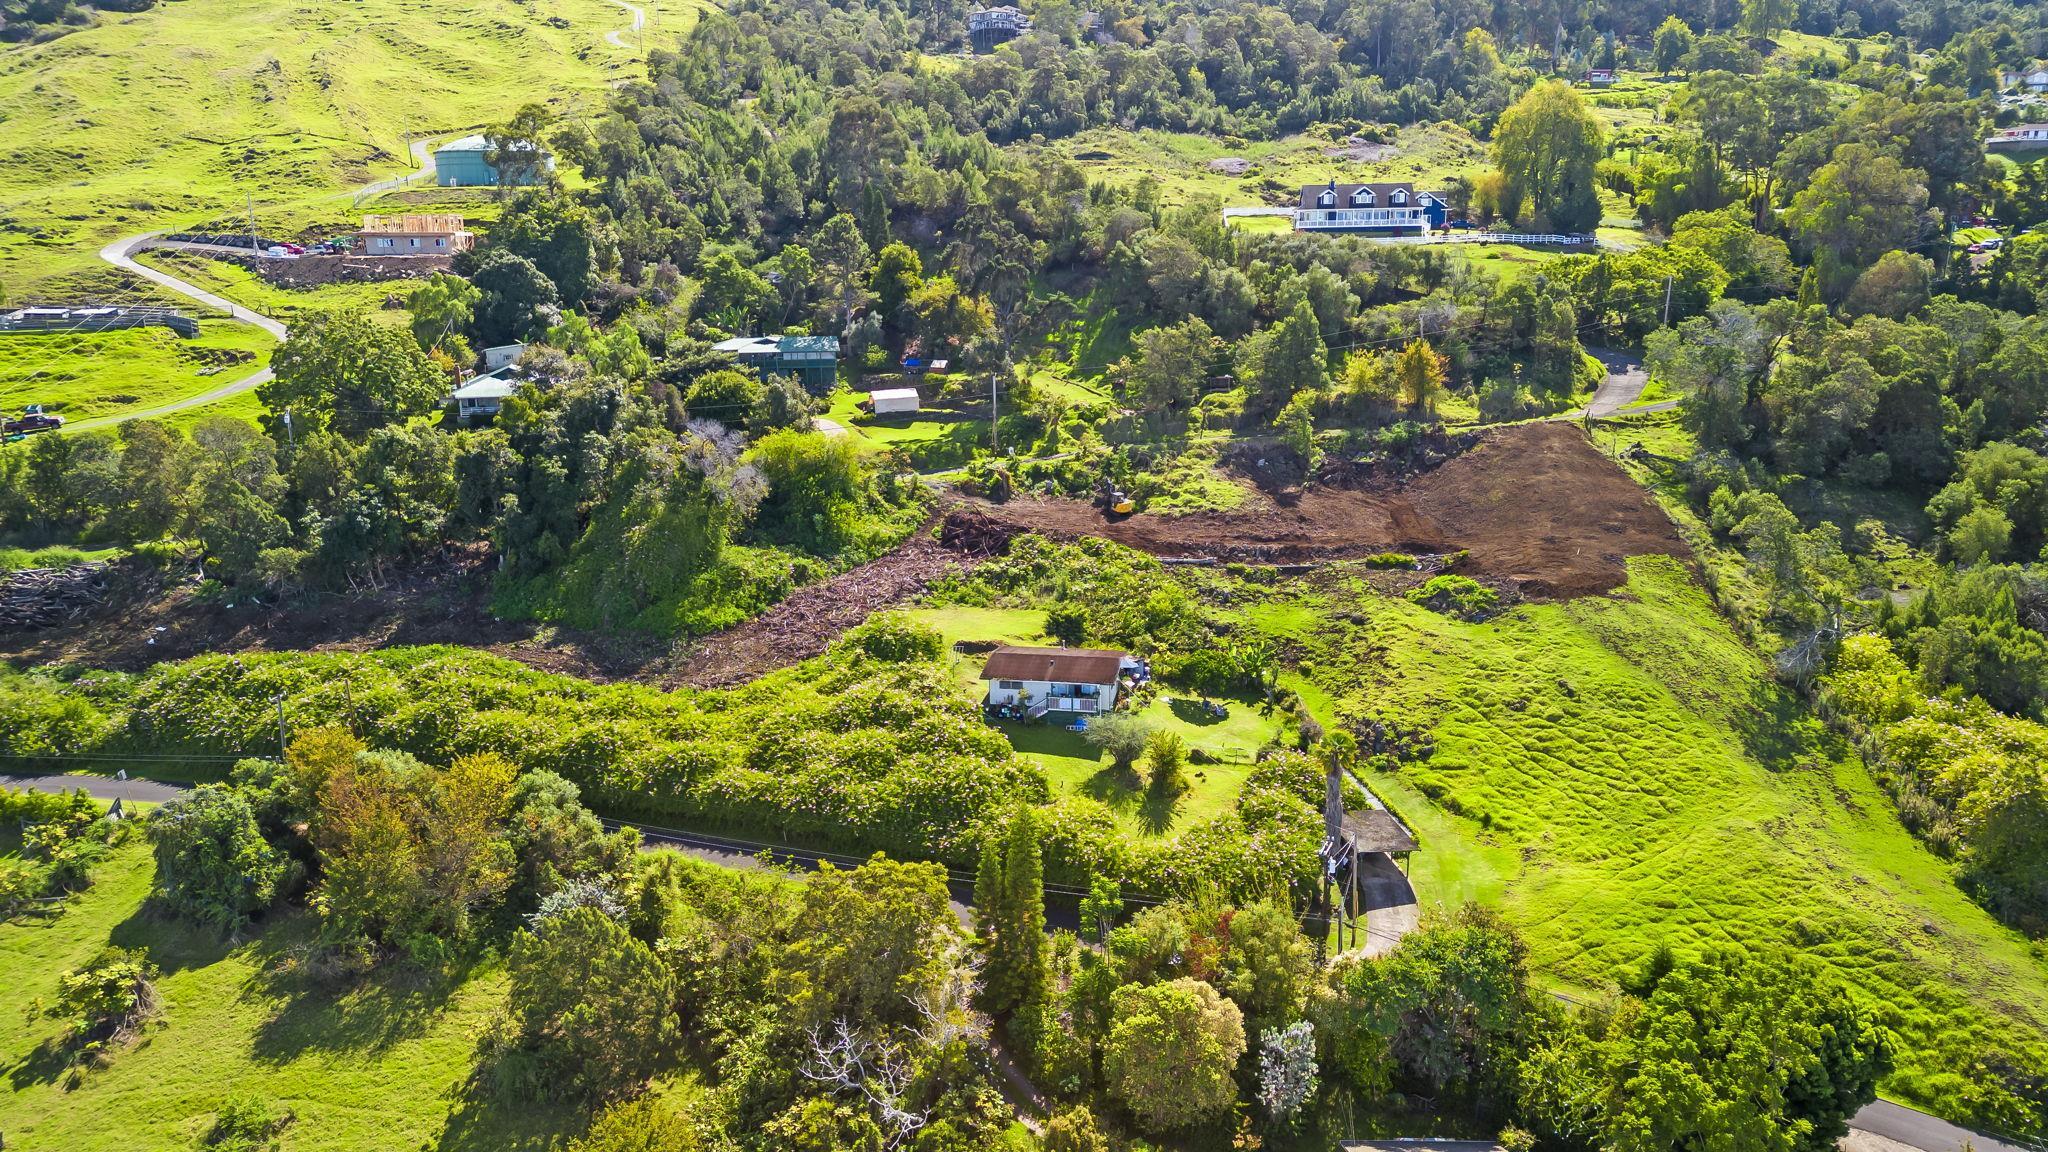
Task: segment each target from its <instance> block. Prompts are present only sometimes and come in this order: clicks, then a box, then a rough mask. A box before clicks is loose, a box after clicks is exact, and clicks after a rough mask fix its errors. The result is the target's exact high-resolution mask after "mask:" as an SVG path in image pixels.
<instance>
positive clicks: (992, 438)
mask: <svg viewBox="0 0 2048 1152" xmlns="http://www.w3.org/2000/svg"><path fill="white" fill-rule="evenodd" d="M996 380H997V376H996V374H995V373H994V372H991V373H989V375H988V450H989V451H991V452H1001V451H1002V438H1003V432H1002V427H1001V424H1002V413H1001V412H999V411H997V410H996Z"/></svg>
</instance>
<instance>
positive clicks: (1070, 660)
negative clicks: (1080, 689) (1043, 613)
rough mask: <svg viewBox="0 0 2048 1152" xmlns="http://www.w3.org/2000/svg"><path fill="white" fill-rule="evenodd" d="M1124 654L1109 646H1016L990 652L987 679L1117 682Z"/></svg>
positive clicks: (985, 670) (984, 671)
mask: <svg viewBox="0 0 2048 1152" xmlns="http://www.w3.org/2000/svg"><path fill="white" fill-rule="evenodd" d="M1123 662H1124V654H1123V653H1122V652H1117V651H1114V650H1111V649H1108V648H1014V647H1010V646H1008V645H1005V646H1004V647H1001V648H998V649H996V650H995V651H993V652H991V653H989V654H988V663H987V664H984V665H983V666H982V669H981V678H982V679H983V680H1044V681H1048V682H1052V683H1059V684H1114V683H1116V677H1117V673H1118V671H1119V670H1120V669H1122V667H1123Z"/></svg>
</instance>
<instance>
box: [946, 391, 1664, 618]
mask: <svg viewBox="0 0 2048 1152" xmlns="http://www.w3.org/2000/svg"><path fill="white" fill-rule="evenodd" d="M985 511H986V512H987V513H988V514H989V515H990V516H991V517H993V518H995V519H997V520H999V521H1002V522H1004V523H1006V524H1009V525H1011V526H1013V527H1015V528H1017V529H1021V530H1027V531H1035V532H1041V533H1044V534H1046V535H1051V536H1061V537H1068V538H1071V537H1075V536H1101V537H1105V538H1107V539H1110V540H1114V541H1117V542H1118V543H1120V544H1127V545H1129V546H1131V547H1133V548H1138V549H1141V550H1143V551H1146V552H1150V553H1153V554H1154V555H1158V556H1187V557H1213V558H1216V559H1222V560H1242V561H1256V562H1263V563H1281V564H1287V563H1303V562H1310V561H1317V560H1339V559H1349V558H1355V557H1360V556H1369V555H1371V554H1373V553H1375V552H1385V551H1400V552H1428V553H1441V552H1455V551H1458V550H1461V549H1462V550H1464V551H1466V552H1468V553H1470V555H1469V556H1468V557H1467V559H1466V562H1465V564H1464V566H1463V567H1462V568H1461V569H1460V571H1463V572H1466V573H1469V574H1471V575H1474V576H1479V577H1485V578H1488V579H1492V580H1496V581H1499V582H1502V583H1505V584H1508V585H1510V586H1512V587H1514V588H1516V589H1518V590H1520V591H1521V592H1522V593H1523V594H1524V595H1527V596H1534V597H1541V598H1551V599H1563V598H1569V597H1572V596H1583V595H1587V594H1590V593H1595V592H1604V591H1607V590H1608V589H1610V588H1614V587H1616V586H1618V585H1620V584H1621V583H1622V581H1624V580H1626V579H1627V577H1628V571H1627V567H1626V565H1625V563H1624V561H1625V560H1626V559H1627V558H1628V557H1630V556H1640V555H1646V554H1660V555H1670V556H1685V555H1688V553H1687V551H1686V548H1685V545H1684V543H1683V542H1681V541H1680V540H1679V538H1678V534H1677V532H1676V531H1675V530H1674V529H1673V528H1672V526H1671V521H1670V520H1669V518H1667V517H1666V516H1665V515H1664V513H1663V511H1662V510H1661V509H1659V508H1658V507H1657V506H1656V504H1654V503H1653V502H1652V501H1651V500H1650V498H1649V497H1648V496H1647V495H1646V494H1645V493H1644V492H1643V491H1642V489H1641V488H1639V487H1637V486H1636V484H1635V482H1634V481H1632V480H1630V479H1629V478H1628V477H1627V476H1626V475H1625V474H1623V473H1622V471H1621V470H1620V469H1619V468H1616V467H1615V466H1614V464H1613V463H1612V462H1611V461H1609V460H1608V459H1607V458H1606V457H1604V456H1602V455H1601V454H1600V453H1599V451H1597V450H1596V449H1595V448H1594V447H1593V446H1592V445H1591V444H1589V443H1587V441H1586V438H1585V436H1584V435H1583V434H1581V433H1580V432H1579V431H1578V430H1577V429H1576V428H1573V427H1571V426H1570V425H1568V424H1558V423H1546V424H1528V425H1521V426H1518V427H1514V428H1505V429H1501V430H1499V431H1497V432H1493V433H1489V434H1488V435H1487V436H1485V437H1484V438H1482V439H1481V440H1480V441H1479V443H1478V444H1477V445H1476V446H1475V447H1473V448H1471V449H1470V450H1468V451H1466V452H1464V453H1462V454H1460V455H1458V456H1456V457H1453V458H1452V459H1450V460H1448V461H1446V462H1445V463H1444V464H1442V465H1441V466H1439V467H1437V468H1435V469H1432V470H1430V471H1427V472H1423V473H1419V474H1417V475H1414V476H1410V477H1407V478H1405V479H1403V480H1399V481H1384V480H1383V481H1371V482H1367V483H1365V484H1363V485H1361V486H1358V487H1353V488H1331V487H1323V486H1318V487H1311V488H1309V489H1307V490H1306V491H1304V492H1302V493H1301V494H1300V496H1299V498H1298V499H1295V500H1293V501H1292V502H1291V503H1289V504H1287V505H1285V506H1280V507H1269V508H1261V509H1259V510H1258V511H1252V512H1208V513H1200V514H1197V515H1193V516H1154V515H1149V514H1145V513H1140V514H1138V515H1135V516H1129V517H1124V518H1121V519H1117V518H1111V517H1107V516H1105V515H1104V514H1103V513H1102V511H1101V510H1100V509H1098V508H1096V507H1094V506H1093V505H1090V504H1087V503H1085V502H1083V501H1079V500H1063V499H1055V498H1044V497H1034V498H1029V499H1016V500H1011V501H1009V502H1008V503H1005V504H1000V505H990V506H987V507H986V508H985Z"/></svg>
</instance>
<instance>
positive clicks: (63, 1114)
mask: <svg viewBox="0 0 2048 1152" xmlns="http://www.w3.org/2000/svg"><path fill="white" fill-rule="evenodd" d="M154 868H155V865H154V863H153V861H152V860H151V859H150V853H149V847H148V845H147V844H146V843H145V842H144V841H143V840H142V839H141V838H139V837H138V838H137V839H135V840H133V841H130V842H129V843H128V844H126V845H124V846H122V847H121V848H119V849H117V850H116V851H115V852H114V853H113V854H112V855H111V856H110V857H109V858H108V859H107V860H106V861H104V862H102V863H101V864H100V865H99V866H98V867H97V868H95V869H94V873H93V875H94V879H95V884H94V885H93V887H92V888H90V889H88V890H87V891H86V892H85V893H83V894H82V895H80V896H79V897H77V898H76V899H74V900H73V901H72V902H71V904H70V905H69V906H68V907H67V908H66V909H65V910H64V912H63V914H62V915H61V916H59V917H57V918H56V919H55V920H53V921H50V922H48V923H34V922H28V923H15V924H0V1059H4V1060H5V1061H6V1063H7V1065H8V1067H7V1075H8V1088H9V1091H7V1092H5V1093H0V1132H5V1133H6V1134H7V1138H8V1139H7V1143H8V1147H10V1148H14V1147H20V1148H24V1149H36V1148H62V1149H66V1150H67V1152H99V1150H102V1149H104V1150H106V1152H151V1150H155V1149H164V1150H166V1152H169V1150H173V1149H176V1150H183V1149H189V1148H191V1147H193V1146H194V1144H195V1143H196V1141H197V1140H198V1138H199V1137H200V1135H201V1134H202V1133H203V1132H204V1131H205V1130H206V1128H207V1127H208V1125H210V1124H211V1122H212V1119H213V1114H214V1112H215V1110H216V1109H218V1108H219V1107H220V1106H221V1104H222V1103H224V1102H225V1101H226V1100H228V1099H229V1098H230V1097H237V1096H239V1097H247V1098H251V1099H256V1100H261V1101H263V1102H265V1103H267V1104H269V1105H270V1106H271V1108H272V1109H273V1110H274V1111H276V1112H279V1113H282V1112H283V1111H285V1110H290V1112H291V1113H292V1114H293V1115H294V1117H295V1120H294V1121H293V1123H292V1124H291V1126H290V1128H289V1129H287V1131H286V1134H285V1138H284V1140H285V1146H287V1147H289V1148H292V1149H294V1152H316V1150H320V1149H336V1150H341V1149H346V1150H350V1152H356V1150H360V1149H366V1148H424V1147H433V1148H440V1149H477V1150H479V1152H481V1150H484V1149H534V1150H538V1149H542V1148H546V1147H548V1146H549V1145H550V1144H551V1143H552V1142H553V1141H554V1140H555V1139H556V1138H557V1137H558V1136H559V1135H560V1134H561V1133H562V1132H563V1131H564V1129H565V1128H571V1127H573V1126H574V1125H575V1124H576V1123H580V1120H579V1119H578V1118H576V1117H574V1116H572V1115H571V1114H569V1113H567V1112H564V1111H559V1110H554V1109H547V1108H541V1107H537V1106H535V1107H525V1108H517V1109H507V1108H505V1107H503V1106H500V1105H497V1104H495V1103H475V1102H471V1101H470V1100H468V1099H467V1098H466V1097H465V1093H464V1091H463V1085H464V1082H465V1081H466V1080H468V1078H469V1076H470V1074H471V1071H472V1069H473V1064H474V1056H475V1044H476V1037H477V1033H478V1030H479V1029H480V1028H482V1027H483V1025H484V1024H485V1023H486V1021H488V1020H489V1019H490V1017H491V1016H492V1015H493V1014H494V1013H496V1012H497V1011H498V1010H499V1009H500V1007H501V1006H502V1005H503V1003H504V997H505V981H504V977H503V975H502V973H501V972H500V971H499V970H497V969H495V968H493V967H490V966H485V967H482V968H479V969H477V970H475V971H473V972H471V973H470V974H468V976H467V977H466V978H461V979H456V980H453V981H448V982H441V981H437V980H435V979H432V978H429V977H426V976H423V975H420V974H418V973H416V972H414V973H407V972H401V971H397V970H394V971H391V972H387V973H385V974H382V975H380V976H377V977H374V978H372V979H370V980H368V981H366V982H364V983H362V984H358V985H355V986H352V987H346V988H338V989H337V988H328V987H324V986H321V985H318V984H315V983H313V982H311V981H310V980H305V979H302V978H296V977H293V976H290V975H280V974H278V973H279V961H280V960H281V959H283V958H285V957H287V956H289V955H290V954H291V952H292V951H293V949H295V948H297V947H299V946H301V945H303V944H305V943H306V942H307V941H308V940H309V939H310V936H311V929H312V925H311V923H310V921H309V920H308V919H307V917H306V916H305V915H304V914H285V915H282V916H280V917H277V918H275V919H274V920H273V921H272V922H271V923H269V924H267V925H266V926H264V928H263V930H262V931H260V932H258V933H257V934H256V935H255V936H254V937H253V938H252V939H249V940H247V941H244V942H240V943H228V942H223V941H221V940H219V939H217V938H216V937H214V936H213V934H212V933H210V932H206V931H201V930H193V929H190V928H187V927H185V926H183V925H180V924H177V923H173V922H170V921H166V920H162V919H158V918H155V917H153V916H150V915H148V914H146V913H145V912H144V911H143V904H144V900H145V898H146V897H147V895H148V892H149V887H150V883H151V880H152V877H153V875H154ZM110 943H111V944H119V945H122V946H125V947H130V948H146V949H148V951H149V954H150V957H151V959H153V960H154V961H155V962H156V963H157V965H158V966H159V967H161V968H162V970H163V976H162V978H161V979H160V980H159V982H158V985H157V988H158V992H159V993H160V995H161V997H162V1001H163V1011H162V1015H161V1017H160V1018H159V1020H158V1022H156V1023H154V1024H151V1025H150V1026H149V1027H148V1028H147V1029H146V1030H145V1031H144V1033H143V1036H142V1038H141V1039H140V1040H139V1041H138V1042H137V1043H136V1044H135V1045H134V1046H133V1047H131V1048H128V1049H125V1050H122V1051H120V1052H117V1053H116V1054H115V1055H114V1056H113V1059H112V1061H111V1063H110V1064H109V1065H108V1066H107V1067H105V1068H101V1069H97V1070H93V1071H89V1072H87V1073H85V1074H84V1076H83V1077H82V1079H81V1080H80V1081H79V1083H78V1085H77V1086H76V1087H75V1088H67V1087H66V1086H65V1082H64V1080H65V1074H64V1073H63V1071H62V1070H61V1068H59V1067H53V1065H52V1062H51V1061H49V1060H48V1059H46V1058H43V1057H41V1056H39V1055H38V1053H39V1049H40V1046H41V1045H43V1044H45V1043H46V1042H48V1041H51V1040H54V1039H55V1038H57V1037H58V1036H59V1035H60V1034H61V1032H62V1030H63V1028H64V1024H63V1023H62V1022H61V1021H58V1020H50V1019H38V1018H33V1017H31V1016H30V1015H28V1012H29V1009H30V1006H31V1005H33V1004H34V1003H35V1002H37V1001H42V1002H44V1003H49V1002H52V1001H54V1000H55V998H56V989H57V979H58V977H59V976H61V975H62V974H63V973H64V972H66V971H69V970H70V969H73V968H76V967H77V966H79V965H80V964H82V963H84V962H85V961H86V960H88V959H89V958H91V956H92V955H93V954H94V953H95V952H97V951H99V950H100V949H101V948H103V947H105V946H107V945H108V944H110Z"/></svg>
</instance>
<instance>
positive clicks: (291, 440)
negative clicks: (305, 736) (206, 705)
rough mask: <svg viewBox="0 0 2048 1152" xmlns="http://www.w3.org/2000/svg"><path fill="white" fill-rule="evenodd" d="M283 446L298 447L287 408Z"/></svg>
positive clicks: (290, 411) (293, 448)
mask: <svg viewBox="0 0 2048 1152" xmlns="http://www.w3.org/2000/svg"><path fill="white" fill-rule="evenodd" d="M284 446H285V449H286V450H287V451H297V450H298V447H299V442H298V440H297V438H295V437H294V436H293V435H292V410H291V409H289V408H287V409H285V410H284ZM278 699H280V700H282V699H284V697H282V696H280V697H278Z"/></svg>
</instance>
